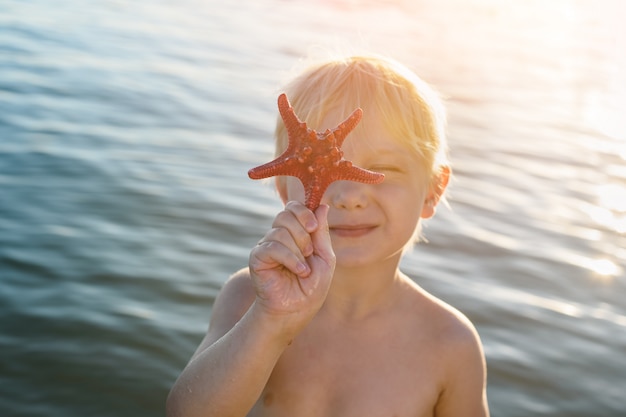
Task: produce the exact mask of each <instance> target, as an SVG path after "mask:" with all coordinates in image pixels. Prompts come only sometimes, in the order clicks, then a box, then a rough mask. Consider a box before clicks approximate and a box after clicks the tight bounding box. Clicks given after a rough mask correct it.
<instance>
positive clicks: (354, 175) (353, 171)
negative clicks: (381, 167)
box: [333, 161, 385, 184]
mask: <svg viewBox="0 0 626 417" xmlns="http://www.w3.org/2000/svg"><path fill="white" fill-rule="evenodd" d="M342 162H344V164H343V166H342V167H341V169H339V170H337V171H336V174H335V175H334V178H333V181H340V180H345V181H356V182H361V183H364V184H380V183H381V182H383V180H384V179H385V174H381V173H380V172H374V171H370V170H368V169H363V168H359V167H357V166H354V165H352V164H350V163H349V162H348V161H342Z"/></svg>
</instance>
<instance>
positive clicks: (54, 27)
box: [0, 0, 626, 417]
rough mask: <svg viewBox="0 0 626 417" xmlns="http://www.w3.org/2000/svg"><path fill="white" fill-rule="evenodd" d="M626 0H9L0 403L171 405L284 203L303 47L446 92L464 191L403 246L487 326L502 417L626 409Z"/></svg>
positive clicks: (82, 410)
mask: <svg viewBox="0 0 626 417" xmlns="http://www.w3.org/2000/svg"><path fill="white" fill-rule="evenodd" d="M625 17H626V5H625V4H624V3H622V2H620V1H618V0H614V1H612V0H551V1H543V0H526V1H512V0H510V1H504V0H436V1H435V0H396V1H392V0H388V1H374V0H369V1H367V0H363V1H359V0H336V1H331V0H325V1H317V2H307V1H304V0H297V1H280V0H240V1H237V2H222V1H217V0H204V1H199V0H180V1H177V2H165V1H148V0H136V1H132V2H131V1H123V0H109V1H107V0H94V1H89V2H84V1H78V0H66V1H63V2H58V1H51V0H32V1H11V0H0V415H2V416H29V417H36V416H47V417H50V416H64V417H74V416H76V417H78V416H81V417H84V416H116V417H124V416H134V417H137V416H146V417H147V416H158V415H163V405H164V401H165V397H166V394H167V392H168V390H169V387H170V386H171V385H172V383H173V381H174V380H175V378H176V377H177V376H178V374H179V373H180V371H181V369H182V368H183V367H184V365H185V363H186V361H187V360H188V358H189V357H190V355H191V354H192V352H193V351H194V349H195V348H196V346H197V344H198V343H199V341H200V339H201V337H202V335H203V333H204V331H205V330H206V327H207V323H208V318H209V315H210V311H211V304H212V301H213V299H214V297H215V295H216V293H217V291H218V290H219V288H220V286H221V284H222V283H223V282H224V280H225V279H226V278H227V277H228V275H229V274H230V273H232V272H233V271H234V270H236V269H238V268H239V267H241V266H243V265H245V264H246V262H247V256H248V251H249V249H250V248H251V247H252V246H253V245H254V244H255V243H256V241H257V240H258V239H259V238H260V237H261V235H262V233H263V232H264V231H265V230H266V229H267V228H268V227H269V224H270V222H271V219H272V217H273V215H274V214H275V213H276V212H277V211H278V210H279V209H280V207H281V205H280V203H279V201H278V198H277V196H276V194H275V193H274V191H273V190H272V188H271V185H270V184H269V183H259V182H254V181H251V180H249V179H248V178H247V175H246V172H247V170H248V169H249V168H250V167H252V166H255V165H258V164H260V163H262V162H265V161H267V160H269V159H270V158H271V156H272V151H273V144H272V131H273V127H274V123H275V117H276V97H277V96H278V93H280V86H281V84H282V83H283V82H284V81H286V80H287V79H288V78H289V77H290V76H291V75H292V73H293V72H292V71H293V69H294V68H297V67H298V65H299V62H300V59H301V58H302V57H305V56H310V55H314V56H315V55H323V54H324V52H325V51H327V50H331V51H336V50H339V51H351V50H354V51H362V50H367V51H371V52H376V53H385V54H388V55H390V56H391V57H394V58H397V59H399V60H401V61H402V62H404V63H406V64H407V65H408V66H410V67H412V68H413V69H415V70H416V71H417V72H418V73H419V74H420V75H421V76H422V77H423V78H424V79H425V80H427V81H428V82H430V83H431V84H432V85H434V86H435V87H436V88H437V89H438V90H439V91H440V92H441V93H442V94H443V95H444V96H445V97H446V99H447V100H446V102H447V108H448V112H449V140H450V145H451V149H452V152H451V158H452V161H453V167H454V171H455V180H454V182H453V184H452V187H451V189H450V194H449V196H448V198H449V203H450V208H449V209H448V208H442V209H440V210H439V212H438V214H437V216H436V218H435V219H433V220H431V221H429V222H428V223H426V228H425V236H426V238H427V239H428V241H429V242H428V243H424V244H420V245H418V246H417V247H416V248H415V250H414V251H413V252H411V253H409V254H408V255H407V257H406V259H405V261H404V263H403V267H404V270H405V271H406V272H407V273H408V274H409V275H410V276H411V277H413V278H414V279H415V280H416V281H417V282H418V283H419V284H420V285H422V286H423V287H425V288H426V289H427V290H429V291H431V292H432V293H434V294H435V295H437V296H439V297H440V298H442V299H444V300H445V301H447V302H449V303H450V304H452V305H454V306H456V307H457V308H459V309H460V310H461V311H463V312H464V313H465V314H467V315H468V316H469V317H470V318H471V319H472V320H473V321H474V323H475V324H476V326H477V328H478V330H479V333H480V335H481V337H482V339H483V342H484V345H485V351H486V356H487V362H488V370H489V384H488V394H489V402H490V406H491V410H492V414H493V415H494V416H500V417H514V416H515V417H517V416H519V417H521V416H563V417H565V416H567V417H574V416H581V417H582V416H585V417H589V416H603V417H610V416H624V415H626V399H625V397H626V297H625V295H626V292H625V290H626V278H625V275H626V133H624V132H626V75H625V74H626V33H625V29H624V25H623V21H624V18H625Z"/></svg>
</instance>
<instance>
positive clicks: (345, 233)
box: [330, 224, 376, 238]
mask: <svg viewBox="0 0 626 417" xmlns="http://www.w3.org/2000/svg"><path fill="white" fill-rule="evenodd" d="M375 228H376V226H374V225H371V224H357V225H337V226H331V227H330V232H331V233H332V234H333V235H335V236H338V237H349V238H357V237H362V236H365V235H366V234H368V233H369V232H371V231H372V230H374V229H375Z"/></svg>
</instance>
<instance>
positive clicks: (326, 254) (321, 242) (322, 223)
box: [311, 204, 335, 268]
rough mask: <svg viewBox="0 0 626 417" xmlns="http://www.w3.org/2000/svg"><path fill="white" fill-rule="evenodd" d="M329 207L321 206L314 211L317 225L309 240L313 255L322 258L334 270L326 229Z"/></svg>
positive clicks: (333, 259)
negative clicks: (311, 244) (310, 240)
mask: <svg viewBox="0 0 626 417" xmlns="http://www.w3.org/2000/svg"><path fill="white" fill-rule="evenodd" d="M329 210H330V207H329V206H328V205H326V204H321V205H320V206H319V207H318V208H317V209H316V210H315V216H316V219H317V222H318V224H319V226H318V228H317V229H316V230H315V232H313V233H311V239H312V243H313V248H314V253H315V254H316V255H317V256H319V257H320V258H322V259H323V260H324V261H325V262H326V264H327V265H329V266H331V267H333V268H334V266H335V252H334V251H333V247H332V243H331V240H330V232H329V228H328V211H329Z"/></svg>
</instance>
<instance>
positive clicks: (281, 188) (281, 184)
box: [275, 175, 288, 204]
mask: <svg viewBox="0 0 626 417" xmlns="http://www.w3.org/2000/svg"><path fill="white" fill-rule="evenodd" d="M275 185H276V191H278V195H279V196H280V199H281V200H282V201H283V204H287V201H288V200H287V181H286V178H285V177H283V176H281V175H279V176H277V177H276V179H275Z"/></svg>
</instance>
